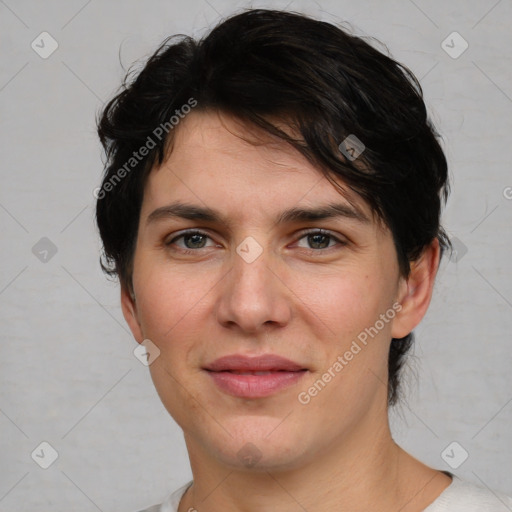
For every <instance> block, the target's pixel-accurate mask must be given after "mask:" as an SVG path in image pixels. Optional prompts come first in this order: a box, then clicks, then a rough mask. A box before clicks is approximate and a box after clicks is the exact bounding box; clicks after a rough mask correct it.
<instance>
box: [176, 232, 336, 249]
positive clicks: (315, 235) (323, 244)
mask: <svg viewBox="0 0 512 512" xmlns="http://www.w3.org/2000/svg"><path fill="white" fill-rule="evenodd" d="M180 239H183V243H184V244H185V247H181V246H180V245H178V247H179V248H180V249H181V250H184V251H187V250H194V249H203V248H205V247H207V246H206V239H210V240H211V237H210V236H209V235H208V234H207V233H204V232H202V231H189V232H186V233H182V234H181V235H178V236H177V237H175V238H173V239H172V240H170V241H169V242H167V243H166V245H168V246H170V245H173V244H176V242H177V240H180ZM303 239H306V240H307V242H306V243H308V244H309V245H310V247H303V248H305V249H309V250H313V251H318V250H322V249H328V248H329V247H332V245H330V242H334V243H333V245H335V242H338V243H339V244H340V245H344V242H342V241H341V240H340V239H339V238H337V237H335V236H334V235H332V234H331V233H330V232H329V231H323V230H315V231H310V232H307V233H304V234H303V235H302V236H301V237H300V238H299V241H300V240H303ZM210 247H211V245H210Z"/></svg>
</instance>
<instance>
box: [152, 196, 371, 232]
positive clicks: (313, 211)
mask: <svg viewBox="0 0 512 512" xmlns="http://www.w3.org/2000/svg"><path fill="white" fill-rule="evenodd" d="M169 218H181V219H188V220H200V221H203V222H210V223H218V224H225V225H227V226H229V221H228V219H227V218H226V217H224V215H222V214H221V213H220V212H218V211H217V210H214V209H212V208H209V207H205V206H198V205H194V204H188V203H182V202H180V201H177V202H174V203H171V204H168V205H166V206H161V207H160V208H157V209H156V210H154V211H153V212H151V213H150V214H149V215H148V218H147V220H146V225H148V224H152V223H155V222H157V221H160V220H163V219H169ZM333 218H346V219H350V220H355V221H358V222H361V223H363V224H368V223H370V219H369V218H368V217H367V216H366V215H365V214H364V213H363V212H361V211H360V210H359V209H356V208H354V207H352V206H349V205H347V204H342V203H329V204H326V205H322V206H318V207H313V208H304V207H294V208H289V209H287V210H284V211H283V212H281V213H280V214H279V215H278V216H277V218H276V224H286V223H293V222H312V221H319V220H325V219H333Z"/></svg>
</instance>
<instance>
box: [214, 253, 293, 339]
mask: <svg viewBox="0 0 512 512" xmlns="http://www.w3.org/2000/svg"><path fill="white" fill-rule="evenodd" d="M258 245H259V244H258ZM240 246H242V247H240ZM240 246H239V248H238V249H239V250H238V251H237V252H236V253H233V257H232V262H233V263H232V267H231V269H230V271H228V273H227V274H226V275H225V277H224V279H223V280H222V281H221V283H220V287H219V297H218V301H217V308H216V310H217V311H216V313H217V320H218V321H219V323H221V324H222V325H223V327H226V328H230V329H239V330H240V331H243V332H244V333H251V334H256V333H258V332H259V331H263V330H265V329H268V326H269V324H270V325H274V326H280V327H283V326H284V325H286V324H287V323H288V322H289V321H290V318H291V300H290V299H291V297H292V296H293V294H292V293H291V291H290V289H289V288H288V287H287V286H286V284H285V282H284V279H283V278H284V276H283V275H280V274H282V272H280V271H279V268H280V266H279V262H276V261H275V259H274V258H272V257H271V255H270V254H269V251H268V250H267V249H263V247H262V246H259V248H258V251H257V253H256V254H258V253H259V252H260V251H261V250H262V249H263V250H262V252H261V254H259V255H258V256H257V257H256V259H253V258H254V257H255V256H256V254H254V251H255V250H256V248H255V247H254V246H251V244H249V247H247V246H245V248H246V249H247V248H248V250H247V251H245V252H244V251H243V248H244V247H243V244H240ZM251 252H252V254H251Z"/></svg>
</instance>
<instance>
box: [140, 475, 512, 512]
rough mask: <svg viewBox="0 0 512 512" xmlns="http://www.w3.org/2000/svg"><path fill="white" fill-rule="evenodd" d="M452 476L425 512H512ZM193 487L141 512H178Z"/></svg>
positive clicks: (502, 500) (511, 504)
mask: <svg viewBox="0 0 512 512" xmlns="http://www.w3.org/2000/svg"><path fill="white" fill-rule="evenodd" d="M451 476H452V479H453V480H452V483H451V484H450V485H449V486H448V487H447V488H446V489H445V490H444V491H443V492H442V493H441V494H440V495H439V497H438V498H437V499H436V500H435V501H434V502H433V503H431V504H430V505H429V506H428V507H427V508H426V509H425V510H424V511H423V512H512V498H510V497H508V496H505V495H504V494H500V493H496V492H494V491H490V490H488V489H484V488H482V487H478V486H476V485H474V484H471V483H469V482H465V481H464V480H461V479H460V478H458V477H456V476H455V475H451ZM191 485H192V482H188V483H187V484H185V485H184V486H182V487H180V488H179V489H177V490H176V491H174V492H173V493H172V494H171V495H170V496H169V497H168V498H167V499H166V500H165V501H164V502H163V503H162V504H161V505H153V506H152V507H149V508H146V509H144V510H141V511H140V512H178V506H179V504H180V500H181V498H182V496H183V495H184V494H185V491H186V490H187V489H188V488H189V487H190V486H191Z"/></svg>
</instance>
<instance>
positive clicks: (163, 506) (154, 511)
mask: <svg viewBox="0 0 512 512" xmlns="http://www.w3.org/2000/svg"><path fill="white" fill-rule="evenodd" d="M191 485H192V481H190V482H188V483H186V484H185V485H183V486H182V487H180V488H179V489H176V490H175V491H174V492H173V493H172V494H170V495H169V497H168V498H167V499H166V500H165V501H164V502H163V503H160V504H158V505H153V506H152V507H149V508H145V509H144V510H140V511H139V512H178V506H179V504H180V500H181V498H182V497H183V495H184V494H185V491H186V490H187V489H188V488H189V487H190V486H191Z"/></svg>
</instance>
